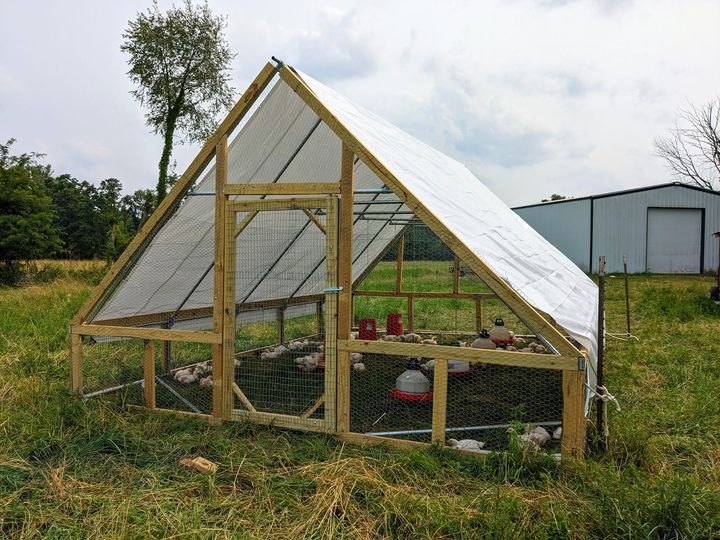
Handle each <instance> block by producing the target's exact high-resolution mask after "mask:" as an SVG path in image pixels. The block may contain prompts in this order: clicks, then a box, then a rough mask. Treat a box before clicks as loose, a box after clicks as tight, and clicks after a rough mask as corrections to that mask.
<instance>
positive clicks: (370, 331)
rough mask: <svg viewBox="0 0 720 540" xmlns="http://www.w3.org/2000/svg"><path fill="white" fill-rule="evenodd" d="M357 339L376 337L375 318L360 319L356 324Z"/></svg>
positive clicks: (373, 338) (372, 338)
mask: <svg viewBox="0 0 720 540" xmlns="http://www.w3.org/2000/svg"><path fill="white" fill-rule="evenodd" d="M358 339H368V340H376V339H377V323H376V322H375V319H362V320H361V321H360V324H359V325H358Z"/></svg>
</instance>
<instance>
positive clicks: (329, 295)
mask: <svg viewBox="0 0 720 540" xmlns="http://www.w3.org/2000/svg"><path fill="white" fill-rule="evenodd" d="M225 223H226V227H225V229H226V230H225V246H226V253H225V269H224V273H225V290H224V293H223V294H224V305H225V310H224V311H225V318H226V320H225V331H224V334H225V337H224V340H225V347H226V349H227V348H228V347H229V346H230V345H232V348H233V351H232V357H230V356H229V355H228V352H227V350H226V353H225V355H226V356H225V357H226V359H227V361H228V362H229V360H230V358H232V360H233V363H234V369H233V370H232V371H233V375H234V376H233V379H232V382H231V387H230V390H231V391H232V400H233V417H234V418H245V419H249V420H251V421H256V422H260V423H265V424H274V425H277V426H280V427H289V428H297V429H304V430H315V431H332V430H333V428H334V425H335V417H334V414H335V330H336V306H337V291H336V290H335V286H336V279H337V276H336V260H335V256H336V255H335V254H336V242H337V198H336V197H322V198H300V199H264V200H252V201H242V202H240V201H231V202H228V203H227V206H226V216H225ZM233 329H234V336H233V335H232V333H233ZM228 336H229V337H228ZM233 337H234V339H233ZM228 372H229V370H228V371H226V373H228Z"/></svg>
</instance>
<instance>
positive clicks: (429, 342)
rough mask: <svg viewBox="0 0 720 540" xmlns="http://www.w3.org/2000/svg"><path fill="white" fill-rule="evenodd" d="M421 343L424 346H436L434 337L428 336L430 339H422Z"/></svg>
mask: <svg viewBox="0 0 720 540" xmlns="http://www.w3.org/2000/svg"><path fill="white" fill-rule="evenodd" d="M422 342H423V343H424V344H425V345H437V337H435V336H430V337H429V338H427V339H423V340H422Z"/></svg>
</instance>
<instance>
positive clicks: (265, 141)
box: [94, 74, 598, 388]
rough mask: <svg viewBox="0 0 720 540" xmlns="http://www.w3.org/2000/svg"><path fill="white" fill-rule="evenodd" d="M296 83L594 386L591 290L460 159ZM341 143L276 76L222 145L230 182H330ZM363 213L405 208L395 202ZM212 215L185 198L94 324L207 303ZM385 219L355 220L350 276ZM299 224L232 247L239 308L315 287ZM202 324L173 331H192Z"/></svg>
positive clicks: (379, 245) (363, 174)
mask: <svg viewBox="0 0 720 540" xmlns="http://www.w3.org/2000/svg"><path fill="white" fill-rule="evenodd" d="M301 76H302V78H303V79H304V80H305V81H306V83H307V84H308V85H309V86H310V88H311V89H312V90H313V91H314V92H315V94H316V95H317V96H318V97H319V98H320V100H321V101H322V102H323V103H324V104H325V105H326V106H327V107H328V109H329V110H330V111H331V112H332V113H333V114H334V115H335V116H336V117H337V118H338V119H339V120H340V121H341V122H342V123H343V124H344V125H345V126H346V127H347V128H348V129H349V130H350V131H351V132H352V133H353V134H354V136H355V137H356V138H357V139H358V140H359V141H361V142H362V144H363V145H364V146H365V147H366V148H367V149H368V150H369V151H370V152H371V153H372V154H373V155H374V156H375V157H376V158H377V159H379V160H380V161H381V162H383V163H384V164H385V166H387V168H388V169H389V170H390V171H392V173H393V174H394V175H395V177H396V178H397V179H398V180H399V181H400V182H401V183H402V184H403V186H404V189H405V190H406V191H407V192H409V193H411V194H412V196H413V197H414V198H415V199H417V200H418V201H420V202H421V203H422V204H423V205H424V206H425V207H426V208H427V209H428V210H429V211H430V212H432V213H433V214H434V215H435V216H437V218H438V219H439V220H440V221H441V223H442V224H443V225H444V226H445V228H446V229H447V231H449V232H450V233H451V234H453V235H454V236H455V237H456V238H457V239H458V240H459V241H460V242H462V243H463V244H464V245H466V246H467V247H468V248H469V249H471V250H472V251H473V252H474V253H476V254H477V255H478V256H479V257H480V258H481V259H482V260H483V261H484V262H485V263H486V264H487V265H488V266H489V267H490V268H491V269H492V270H493V271H494V272H495V273H496V274H497V275H499V276H500V277H502V279H504V280H505V281H506V282H507V283H508V284H509V285H510V286H511V287H512V288H513V289H514V290H515V291H517V292H518V293H519V294H520V295H521V296H522V297H523V298H525V299H526V300H527V301H528V302H529V303H530V304H531V305H533V306H534V307H535V308H537V309H538V310H540V311H542V312H544V313H546V314H547V315H549V316H550V317H552V318H553V319H554V320H555V321H556V322H557V323H558V324H559V325H560V326H562V327H563V328H565V329H566V330H567V331H568V333H569V334H570V335H571V336H572V337H574V338H575V339H576V340H577V341H579V342H580V343H581V344H582V345H583V346H585V347H586V348H587V349H588V351H589V354H590V363H591V367H592V369H589V370H588V379H589V380H588V382H589V383H590V385H591V387H592V388H594V387H595V374H594V367H595V362H596V358H597V312H598V310H597V287H596V286H595V284H594V283H593V282H592V281H591V280H590V279H589V278H588V277H587V276H586V275H585V274H584V273H583V272H582V271H581V270H580V269H579V268H578V267H577V266H575V265H574V264H573V263H572V262H571V261H570V260H569V259H568V258H567V257H565V255H563V254H562V253H561V252H560V251H558V250H557V249H556V248H555V247H553V246H552V245H551V244H550V243H549V242H547V241H546V240H545V239H544V238H542V237H541V236H540V235H539V234H538V233H537V232H535V231H534V230H533V229H532V228H531V227H530V226H529V225H527V224H526V223H525V222H524V221H523V220H522V219H521V218H520V217H519V216H518V215H517V214H515V213H514V212H513V211H512V210H510V209H509V208H508V207H507V206H506V205H505V204H504V203H503V202H502V201H501V200H500V199H498V198H497V197H496V196H495V195H494V194H493V193H492V192H491V191H490V190H489V189H487V188H486V187H485V186H484V185H483V184H482V183H481V182H480V181H479V180H478V179H477V178H476V177H475V176H474V175H473V174H472V173H471V172H470V171H469V170H468V169H467V168H465V167H464V166H463V165H462V164H460V163H459V162H457V161H455V160H454V159H451V158H450V157H448V156H446V155H444V154H442V153H440V152H438V151H437V150H435V149H433V148H431V147H430V146H428V145H426V144H424V143H422V142H420V141H418V140H417V139H415V138H414V137H412V136H410V135H408V134H407V133H405V132H404V131H402V130H401V129H399V128H397V127H395V126H393V125H392V124H390V123H388V122H387V121H385V120H383V119H382V118H380V117H378V116H376V115H375V114H373V113H371V112H369V111H368V110H366V109H364V108H363V107H361V106H359V105H357V104H355V103H353V102H352V101H350V100H348V99H346V98H344V97H343V96H341V95H340V94H338V93H337V92H335V91H333V90H331V89H329V88H327V87H326V86H324V85H322V84H321V83H319V82H317V81H315V80H314V79H312V78H311V77H309V76H307V75H304V74H301ZM340 146H341V143H340V140H339V139H338V137H337V136H335V134H334V133H333V132H332V131H331V130H330V129H329V128H328V127H327V126H326V125H325V124H324V123H322V122H320V121H319V119H318V117H317V116H316V115H315V114H314V113H313V112H312V110H311V109H310V108H309V107H308V106H307V105H306V104H305V103H304V102H303V101H302V100H301V99H300V98H299V97H298V96H297V95H296V94H295V93H294V92H293V91H292V90H291V89H290V88H289V87H288V86H287V85H286V84H285V83H284V82H282V81H278V82H276V83H275V85H274V86H273V87H272V89H271V90H270V91H269V92H268V93H267V95H266V97H265V99H264V100H263V101H262V103H261V105H260V106H259V107H258V108H257V110H256V111H255V112H254V114H253V115H252V116H251V117H250V119H249V120H248V121H247V122H246V124H245V125H243V127H242V128H241V129H240V131H239V133H238V135H237V136H236V137H235V138H234V139H233V141H232V142H231V144H230V146H229V149H228V171H229V181H230V182H237V183H253V182H254V183H262V182H273V181H277V182H317V181H328V180H332V179H334V178H338V177H339V161H340V160H339V156H340ZM355 172H356V186H357V187H358V188H360V189H364V188H380V187H382V186H383V183H382V182H381V181H380V180H379V179H378V178H377V177H376V176H375V175H374V174H373V173H372V172H371V171H370V169H369V168H368V167H367V166H365V164H364V163H362V162H361V161H358V162H357V163H356V165H355ZM214 177H215V171H214V168H210V170H208V172H207V173H206V175H205V176H204V178H203V179H202V181H201V182H200V183H199V185H198V186H197V187H196V190H197V191H200V192H202V191H205V192H212V191H213V190H214ZM370 199H375V200H388V201H396V200H397V197H395V196H394V195H393V194H389V195H379V196H378V195H358V196H356V201H357V200H370ZM360 208H362V207H360ZM372 209H373V210H379V209H386V210H407V208H406V207H403V206H402V205H399V204H398V203H397V202H394V203H391V202H389V203H388V206H384V205H383V206H381V207H378V206H374V207H373V208H372ZM213 212H214V198H213V197H208V196H206V197H188V198H187V199H186V200H185V201H184V203H183V204H182V206H181V207H180V208H179V209H178V210H177V211H176V213H175V214H174V215H173V216H172V217H171V218H170V219H169V220H168V222H167V223H166V224H165V225H164V226H163V227H162V229H161V230H160V231H159V232H158V234H157V235H156V236H155V238H153V240H152V242H151V243H150V245H149V246H148V247H147V248H146V249H145V251H144V252H143V253H142V255H141V256H140V258H139V260H138V261H137V263H136V264H135V266H134V267H133V268H132V270H131V271H130V272H129V273H128V275H127V277H126V278H125V279H124V280H123V282H122V283H121V284H120V285H119V287H118V288H117V289H116V291H115V292H114V294H113V295H112V297H111V298H110V300H109V301H108V302H106V303H105V305H103V306H102V307H101V308H100V310H99V312H98V313H97V314H96V316H95V317H94V320H103V319H112V318H116V317H127V316H136V315H145V314H154V313H161V312H167V311H169V312H172V311H173V310H176V309H180V308H182V309H190V308H198V307H209V306H212V294H213V286H212V278H213V272H212V271H209V270H210V269H211V267H212V262H213V249H214V248H213V236H214V232H213V228H214V215H213ZM405 217H407V216H405ZM389 218H390V216H388V221H382V220H375V221H370V220H356V221H355V225H354V229H353V253H354V261H353V277H354V278H358V277H359V276H360V275H361V274H362V273H363V272H364V271H365V269H367V268H368V266H369V265H370V264H371V263H372V262H373V261H374V260H375V258H376V256H377V255H379V254H380V253H382V252H383V250H384V249H385V248H386V247H387V246H388V245H389V243H390V242H392V240H393V239H394V238H395V237H396V235H397V234H398V233H399V232H400V230H401V229H402V226H400V225H394V224H390V223H389ZM261 226H262V220H258V222H257V223H254V224H253V223H251V225H250V226H249V227H248V228H247V230H246V231H244V232H243V234H242V235H241V237H242V238H241V241H242V242H250V243H251V242H253V241H254V240H257V239H261V238H262V231H261V230H260V229H258V228H257V227H261ZM306 226H307V222H305V220H304V219H303V218H302V216H296V217H294V218H293V223H288V224H286V226H284V227H283V228H282V229H281V231H279V232H278V235H277V236H276V237H275V238H273V243H274V245H275V246H276V247H275V248H274V249H272V250H269V249H263V250H256V251H252V250H251V251H248V249H247V247H246V248H243V247H242V246H238V253H239V255H238V261H237V267H238V283H237V285H238V301H248V302H259V301H264V300H275V299H278V298H287V296H288V294H292V295H294V296H302V295H306V294H317V293H319V292H321V291H322V289H323V287H324V265H323V261H324V251H323V249H322V243H321V242H319V239H318V237H317V235H318V233H317V231H316V230H315V229H314V228H313V227H307V228H306V229H305V231H306V232H303V227H306ZM298 233H299V236H297V239H296V240H294V238H295V237H296V235H298ZM249 252H252V253H253V257H252V258H249V257H247V255H246V256H244V257H241V256H240V254H242V253H246V254H247V253H249ZM278 255H281V257H280V259H279V260H278ZM289 269H292V272H288V270H289ZM203 276H204V277H203ZM253 278H254V279H253ZM243 280H247V282H245V281H243ZM298 309H300V308H298ZM273 312H274V309H273ZM270 313H271V312H270V311H269V310H256V311H253V312H249V313H247V314H245V315H243V316H242V317H239V319H238V320H242V321H243V322H250V321H252V320H258V321H259V320H265V319H266V318H267V317H269V316H270ZM209 321H210V320H209V319H205V320H204V321H199V320H198V321H195V322H194V323H191V322H189V321H185V322H183V323H182V324H183V326H188V327H198V326H202V324H207V323H209ZM179 324H180V323H179Z"/></svg>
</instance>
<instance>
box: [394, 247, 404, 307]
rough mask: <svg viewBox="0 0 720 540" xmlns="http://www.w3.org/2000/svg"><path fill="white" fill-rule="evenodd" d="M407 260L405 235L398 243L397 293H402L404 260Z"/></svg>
mask: <svg viewBox="0 0 720 540" xmlns="http://www.w3.org/2000/svg"><path fill="white" fill-rule="evenodd" d="M404 259H405V235H404V234H403V235H402V236H401V237H400V239H399V240H398V243H397V265H396V268H395V292H397V293H399V292H400V291H402V282H403V260H404Z"/></svg>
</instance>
